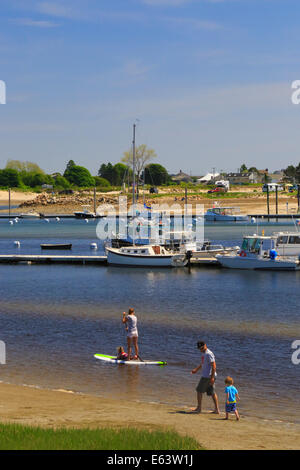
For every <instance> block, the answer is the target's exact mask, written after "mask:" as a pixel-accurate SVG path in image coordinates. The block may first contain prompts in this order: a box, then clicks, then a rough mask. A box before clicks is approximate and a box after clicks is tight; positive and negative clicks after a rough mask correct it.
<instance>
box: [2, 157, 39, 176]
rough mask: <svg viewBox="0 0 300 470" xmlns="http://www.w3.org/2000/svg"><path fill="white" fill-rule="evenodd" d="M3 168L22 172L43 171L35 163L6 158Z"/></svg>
mask: <svg viewBox="0 0 300 470" xmlns="http://www.w3.org/2000/svg"><path fill="white" fill-rule="evenodd" d="M5 169H13V170H17V171H19V172H22V173H24V172H25V173H26V172H34V173H44V171H43V170H42V169H41V168H40V167H39V165H38V164H37V163H33V162H28V161H26V162H22V161H20V160H7V163H6V167H5Z"/></svg>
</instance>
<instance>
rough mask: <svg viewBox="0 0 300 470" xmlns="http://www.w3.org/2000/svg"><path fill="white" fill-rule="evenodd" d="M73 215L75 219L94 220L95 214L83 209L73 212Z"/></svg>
mask: <svg viewBox="0 0 300 470" xmlns="http://www.w3.org/2000/svg"><path fill="white" fill-rule="evenodd" d="M84 207H85V206H84ZM86 207H89V206H86ZM74 215H75V217H76V219H94V218H95V217H96V214H95V213H94V212H90V211H89V210H88V209H87V208H85V209H83V211H76V212H74Z"/></svg>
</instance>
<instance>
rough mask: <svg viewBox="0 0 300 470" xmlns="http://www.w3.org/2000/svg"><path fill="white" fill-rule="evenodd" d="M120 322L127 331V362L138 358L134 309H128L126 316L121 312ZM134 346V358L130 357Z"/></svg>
mask: <svg viewBox="0 0 300 470" xmlns="http://www.w3.org/2000/svg"><path fill="white" fill-rule="evenodd" d="M122 322H123V323H124V324H126V331H127V348H128V361H130V360H131V359H138V358H139V347H138V330H137V317H136V316H135V311H134V308H130V309H129V311H128V315H126V313H125V312H123V318H122ZM132 343H133V346H134V349H135V356H134V357H133V358H132V357H131V346H132Z"/></svg>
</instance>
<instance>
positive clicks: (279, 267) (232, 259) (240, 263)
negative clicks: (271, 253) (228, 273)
mask: <svg viewBox="0 0 300 470" xmlns="http://www.w3.org/2000/svg"><path fill="white" fill-rule="evenodd" d="M216 258H217V260H218V262H219V263H220V264H221V265H222V266H223V267H224V268H230V269H248V270H249V269H252V270H264V271H265V270H268V271H269V270H271V271H298V270H299V269H300V265H299V261H297V260H296V259H295V260H291V259H282V258H277V259H275V260H273V259H270V258H249V257H245V258H244V257H242V256H221V255H217V256H216Z"/></svg>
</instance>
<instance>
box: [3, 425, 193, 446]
mask: <svg viewBox="0 0 300 470" xmlns="http://www.w3.org/2000/svg"><path fill="white" fill-rule="evenodd" d="M200 449H201V446H200V445H199V444H198V442H197V441H195V440H194V439H192V438H189V437H182V436H180V435H179V434H177V433H176V432H174V431H147V430H138V429H135V428H121V429H115V428H102V429H65V428H61V429H44V428H40V427H29V426H22V425H18V424H1V425H0V450H200Z"/></svg>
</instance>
